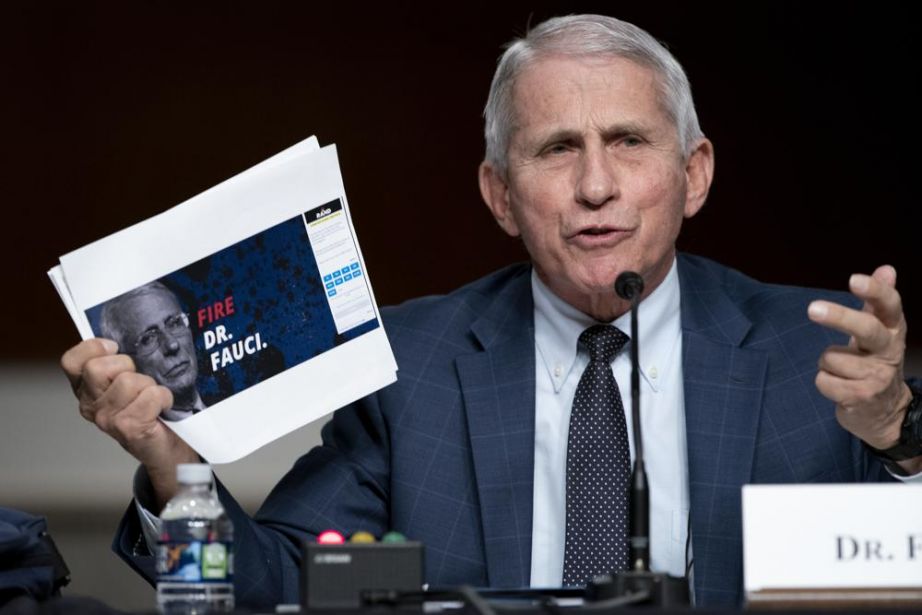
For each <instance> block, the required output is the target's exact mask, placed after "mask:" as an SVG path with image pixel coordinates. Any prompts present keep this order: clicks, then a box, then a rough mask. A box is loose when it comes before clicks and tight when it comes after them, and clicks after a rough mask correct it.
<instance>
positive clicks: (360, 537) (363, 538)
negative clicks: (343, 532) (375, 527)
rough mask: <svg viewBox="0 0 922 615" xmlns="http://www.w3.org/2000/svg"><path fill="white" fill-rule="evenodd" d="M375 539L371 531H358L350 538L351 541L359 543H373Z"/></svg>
mask: <svg viewBox="0 0 922 615" xmlns="http://www.w3.org/2000/svg"><path fill="white" fill-rule="evenodd" d="M374 541H375V537H374V536H372V535H371V534H370V533H369V532H356V533H355V534H353V535H352V537H351V538H349V542H357V543H365V544H368V543H372V542H374Z"/></svg>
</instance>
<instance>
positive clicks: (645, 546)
mask: <svg viewBox="0 0 922 615" xmlns="http://www.w3.org/2000/svg"><path fill="white" fill-rule="evenodd" d="M643 288H644V282H643V278H642V277H641V276H640V275H639V274H637V273H635V272H633V271H625V272H623V273H621V274H620V275H619V276H618V278H617V279H616V280H615V293H617V295H618V296H619V297H621V298H622V299H624V300H625V301H630V302H631V420H632V422H633V425H632V430H631V431H632V433H633V435H634V468H633V471H632V472H631V488H630V489H631V505H630V510H629V513H628V514H629V518H628V524H629V527H630V535H629V537H628V541H629V543H628V544H629V547H630V551H629V556H628V559H629V561H628V569H627V570H624V571H619V572H612V573H611V574H607V575H600V576H598V577H596V578H595V580H594V581H592V582H591V583H589V585H588V587H587V588H586V600H588V601H590V602H595V603H596V604H595V606H596V607H597V608H598V607H601V606H602V605H606V606H615V605H617V606H622V605H624V604H652V605H653V606H656V607H660V608H671V607H682V606H688V605H689V593H688V580H687V579H686V578H684V577H673V576H670V575H668V574H660V573H656V572H651V571H650V490H649V488H648V486H647V472H646V470H645V469H644V462H643V438H642V436H641V428H640V336H639V334H638V332H637V329H638V325H637V322H638V321H637V312H638V306H639V305H640V297H641V295H643Z"/></svg>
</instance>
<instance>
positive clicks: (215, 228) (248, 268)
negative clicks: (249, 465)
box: [48, 137, 397, 463]
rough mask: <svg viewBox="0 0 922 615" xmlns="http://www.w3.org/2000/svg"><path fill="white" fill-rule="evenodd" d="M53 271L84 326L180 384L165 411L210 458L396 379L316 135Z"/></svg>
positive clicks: (230, 455) (333, 165)
mask: <svg viewBox="0 0 922 615" xmlns="http://www.w3.org/2000/svg"><path fill="white" fill-rule="evenodd" d="M48 275H49V277H50V278H51V280H52V282H53V283H54V285H55V288H56V289H57V291H58V294H59V295H60V296H61V299H62V301H63V302H64V304H65V306H66V307H67V309H68V312H69V313H70V315H71V318H72V319H73V320H74V323H75V324H76V325H77V329H78V330H79V332H80V335H81V337H82V338H83V339H89V338H91V337H97V336H99V337H102V336H107V337H113V338H118V339H117V340H116V341H117V342H118V343H119V345H120V347H119V352H125V353H128V354H131V355H132V358H133V359H134V361H135V365H136V366H137V368H138V370H139V371H141V372H143V373H147V374H148V375H150V376H152V377H153V378H154V379H155V380H157V381H158V382H160V383H161V384H164V385H165V386H167V387H168V388H170V389H171V390H172V391H173V395H174V399H175V400H176V402H175V403H176V404H177V406H176V407H175V408H173V409H171V410H170V411H167V412H165V413H164V415H163V418H166V419H168V420H166V421H165V423H166V424H167V425H168V426H169V427H170V428H171V429H173V430H174V431H175V432H176V433H177V434H178V435H179V436H180V437H181V438H183V439H184V440H186V442H188V443H189V444H190V445H191V446H192V447H193V448H194V449H195V450H196V451H197V452H198V453H199V454H200V455H202V457H204V458H205V459H207V460H208V461H209V462H211V463H227V462H231V461H234V460H237V459H239V458H241V457H243V456H244V455H247V454H249V453H251V452H253V451H254V450H256V449H257V448H259V447H261V446H263V445H265V444H267V443H268V442H271V441H272V440H274V439H276V438H278V437H280V436H282V435H284V434H286V433H288V432H290V431H292V430H294V429H297V428H298V427H300V426H302V425H304V424H306V423H308V422H310V421H313V420H315V419H317V418H320V417H322V416H323V415H325V414H328V413H330V412H332V411H333V410H336V409H337V408H340V407H342V406H344V405H346V404H348V403H350V402H352V401H355V400H356V399H359V398H360V397H363V396H365V395H368V394H369V393H372V392H374V391H376V390H378V389H380V388H382V387H384V386H386V385H388V384H390V383H392V382H394V381H395V380H396V370H397V365H396V363H395V361H394V357H393V354H392V352H391V348H390V345H389V343H388V341H387V337H386V336H385V333H384V329H383V327H382V326H381V319H380V314H379V312H378V308H377V305H376V303H375V299H374V293H373V291H372V288H371V284H370V281H369V278H368V272H367V269H366V267H365V262H364V259H363V258H362V254H361V250H360V248H359V244H358V241H357V240H356V237H355V233H354V230H353V226H352V220H351V217H350V213H349V206H348V202H347V200H346V196H345V190H344V187H343V183H342V177H341V175H340V172H339V163H338V160H337V156H336V148H335V146H332V145H330V146H327V147H324V148H320V147H319V145H318V143H317V140H316V138H313V137H311V138H310V139H307V140H305V141H303V142H301V143H299V144H297V145H295V146H293V147H291V148H289V149H287V150H285V151H283V152H281V153H279V154H277V155H276V156H273V157H272V158H270V159H268V160H266V161H264V162H262V163H260V164H258V165H256V166H255V167H253V168H251V169H249V170H247V171H245V172H243V173H241V174H240V175H237V176H235V177H233V178H231V179H229V180H227V181H225V182H223V183H221V184H219V185H217V186H215V187H213V188H211V189H209V190H207V191H206V192H203V193H202V194H200V195H198V196H196V197H193V198H192V199H189V200H188V201H186V202H184V203H182V204H180V205H177V206H176V207H174V208H172V209H170V210H168V211H166V212H164V213H162V214H159V215H157V216H154V217H153V218H150V219H148V220H145V221H144V222H141V223H139V224H136V225H134V226H131V227H129V228H126V229H124V230H122V231H119V232H117V233H114V234H112V235H110V236H109V237H106V238H104V239H100V240H98V241H96V242H94V243H91V244H89V245H87V246H85V247H83V248H80V249H78V250H75V251H74V252H71V253H70V254H66V255H64V256H62V257H61V259H60V265H59V266H57V267H55V268H53V269H52V270H51V271H49V272H48ZM152 282H153V283H154V284H151V283H152Z"/></svg>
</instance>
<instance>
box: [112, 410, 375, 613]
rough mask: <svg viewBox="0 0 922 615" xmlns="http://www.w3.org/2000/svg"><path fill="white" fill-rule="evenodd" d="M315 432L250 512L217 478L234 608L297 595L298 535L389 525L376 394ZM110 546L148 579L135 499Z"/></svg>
mask: <svg viewBox="0 0 922 615" xmlns="http://www.w3.org/2000/svg"><path fill="white" fill-rule="evenodd" d="M322 435H323V443H322V445H320V446H318V447H316V448H314V449H313V450H311V451H310V452H309V453H307V454H306V455H304V456H303V457H301V458H300V459H298V461H297V462H296V463H295V465H294V467H293V468H292V469H291V470H289V471H288V473H287V474H286V475H285V476H284V477H283V478H282V480H281V481H280V482H279V483H278V484H277V485H276V486H275V488H274V489H273V490H272V492H271V493H270V494H269V496H268V497H267V498H266V501H265V502H264V503H263V505H262V506H261V507H260V509H259V510H258V511H257V513H256V514H255V515H254V516H253V517H252V518H251V517H250V516H249V515H248V514H247V513H246V512H245V511H244V510H243V509H242V508H241V506H240V505H239V504H238V503H237V501H236V500H235V499H234V498H233V496H232V495H231V494H230V492H229V491H228V490H227V489H226V488H225V487H224V485H223V484H221V483H220V481H218V483H217V490H218V497H219V498H220V500H221V503H222V504H223V505H224V507H225V509H226V510H227V514H228V515H229V517H230V518H231V521H232V522H233V524H234V593H235V598H236V603H237V605H238V606H240V607H246V608H254V609H265V608H274V606H275V605H276V604H279V603H297V602H298V595H299V594H298V583H299V568H300V563H301V543H302V541H304V540H312V539H313V538H315V537H316V536H317V534H319V533H320V532H322V531H323V530H326V529H335V530H337V531H339V532H342V533H343V534H345V535H349V534H352V533H354V532H356V531H358V530H366V531H369V532H371V533H372V534H375V535H380V534H382V533H384V532H386V531H387V529H388V527H389V505H388V495H389V438H388V432H387V428H386V424H385V421H384V420H383V417H382V414H381V412H380V409H379V405H378V398H377V396H375V395H372V396H369V397H366V398H364V399H362V400H359V401H358V402H356V403H354V404H351V405H349V406H347V407H345V408H343V409H341V410H339V411H337V412H336V413H334V415H333V418H332V419H331V420H330V422H329V423H327V425H326V426H325V427H324V429H323V432H322ZM112 547H113V550H114V551H115V552H116V554H118V555H119V556H120V557H121V558H122V559H124V560H125V561H126V562H127V563H128V564H129V565H130V566H131V567H132V568H133V569H134V570H135V571H137V572H138V573H139V574H141V575H142V576H144V577H145V578H146V579H147V580H148V582H150V583H151V584H153V583H154V582H155V562H154V557H153V554H151V553H150V552H149V550H148V549H147V545H146V542H145V541H144V538H143V533H142V527H141V521H140V519H139V517H138V513H137V509H136V506H135V505H134V503H132V504H131V506H129V508H128V510H127V511H126V513H125V516H124V517H123V518H122V521H121V523H120V524H119V527H118V530H117V532H116V536H115V539H114V541H113V544H112Z"/></svg>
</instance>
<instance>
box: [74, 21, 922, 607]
mask: <svg viewBox="0 0 922 615" xmlns="http://www.w3.org/2000/svg"><path fill="white" fill-rule="evenodd" d="M485 116H486V140H487V155H486V160H485V161H484V163H483V164H482V166H481V169H480V185H481V190H482V193H483V196H484V199H485V201H486V203H487V205H488V207H489V209H490V211H491V212H492V214H493V216H494V217H495V218H496V220H497V222H498V223H499V225H500V226H501V227H502V228H503V230H505V231H506V232H507V233H509V234H510V235H512V236H515V237H521V238H522V241H523V242H524V244H525V247H526V248H527V249H528V252H529V254H530V256H531V264H530V265H515V266H512V267H509V268H506V269H503V270H501V271H498V272H496V273H494V274H492V275H490V276H487V277H486V278H483V279H481V280H478V281H476V282H474V283H472V284H471V285H469V286H466V287H464V288H461V289H459V290H457V291H455V292H454V293H451V294H449V295H447V296H444V297H434V298H425V299H420V300H417V301H411V302H409V303H407V304H405V305H402V306H399V307H396V308H389V309H385V310H383V312H382V316H383V319H384V324H385V327H386V329H387V332H388V335H389V337H390V340H391V343H392V345H393V348H394V351H395V354H396V358H397V362H398V364H399V366H400V378H399V381H398V382H397V383H396V384H394V385H392V386H390V387H387V388H386V389H384V390H382V391H380V392H379V393H377V394H375V395H372V396H370V397H368V398H366V399H364V400H361V401H360V402H358V403H356V404H353V405H351V406H349V407H347V408H344V409H342V410H340V411H339V412H337V413H336V414H335V415H334V417H333V419H332V421H331V422H330V423H329V424H328V425H327V426H326V428H325V430H324V446H322V447H319V448H317V449H315V450H313V451H311V452H310V453H308V454H307V455H305V456H304V457H303V458H301V459H300V460H299V461H298V462H297V464H296V465H295V467H294V468H293V469H292V470H291V472H290V473H289V474H288V475H287V476H285V477H284V478H283V479H282V481H281V482H280V483H279V484H278V486H277V487H276V488H275V490H274V491H273V492H272V494H271V495H270V496H269V498H268V499H267V501H266V502H265V504H264V505H263V507H262V508H261V509H260V511H259V512H258V513H257V515H256V516H255V518H254V519H250V518H248V517H247V516H246V515H245V513H244V512H243V511H242V510H241V509H240V508H239V506H238V505H237V504H236V503H235V502H234V500H233V499H232V498H231V497H230V494H228V493H227V492H226V491H225V490H224V489H223V488H221V487H220V486H219V492H220V497H221V499H222V501H223V502H224V504H225V505H226V506H227V508H228V510H229V511H230V514H231V515H232V517H233V519H234V523H235V526H236V528H237V529H236V535H237V551H236V562H237V570H236V589H237V598H238V602H239V603H240V604H248V605H262V606H264V605H271V604H273V603H276V602H279V601H294V600H296V597H297V567H298V563H299V555H298V553H299V548H298V542H299V541H300V540H302V539H305V538H309V537H311V536H314V535H316V534H317V533H318V532H319V531H321V530H323V529H326V528H335V529H338V530H340V531H344V532H347V533H350V532H353V531H356V530H359V529H364V530H369V531H371V532H374V533H378V534H380V533H383V532H384V531H386V530H388V529H396V530H399V531H401V532H404V533H405V534H407V535H409V536H411V537H413V538H415V539H418V540H421V541H423V542H424V543H425V545H426V577H427V581H428V582H429V583H431V584H434V585H454V584H460V583H468V584H474V585H492V586H506V587H515V586H524V585H528V584H531V585H535V586H549V585H561V584H565V585H580V584H583V583H585V582H586V581H587V580H589V579H590V578H591V577H592V575H593V574H596V573H599V572H603V571H607V570H611V569H614V568H619V567H623V566H624V565H625V564H626V561H625V555H626V545H625V532H626V525H627V522H626V519H625V518H624V514H623V512H624V509H625V507H626V503H625V498H626V493H625V476H626V466H627V464H629V461H630V460H629V458H630V455H631V452H632V449H633V443H632V442H630V438H629V433H630V430H629V429H628V425H627V422H626V420H627V418H628V417H626V416H625V413H624V412H623V408H624V407H629V405H630V404H629V402H630V400H629V399H628V396H629V393H630V391H629V390H628V388H627V387H626V386H624V384H625V383H626V382H627V380H626V378H627V374H628V372H629V361H628V359H627V358H626V356H625V355H626V354H627V353H625V352H623V348H624V346H625V344H627V343H629V341H628V339H627V336H626V335H625V334H624V333H623V331H626V330H628V324H629V318H630V316H629V314H627V309H628V306H627V304H625V302H623V301H622V300H621V299H619V298H618V297H617V296H616V295H615V294H614V292H613V289H612V282H613V280H614V279H615V278H616V277H617V276H618V274H619V273H621V272H623V271H628V270H632V271H636V272H638V273H639V274H640V275H642V276H643V278H644V280H645V282H646V290H645V292H644V297H643V302H642V303H641V307H640V310H641V320H640V325H641V331H640V335H641V337H642V338H643V350H642V361H643V370H644V373H643V382H642V390H641V395H642V396H643V402H644V403H643V421H644V438H645V444H646V447H645V450H646V451H647V457H648V473H649V478H650V484H651V490H652V495H651V509H652V511H651V530H652V562H653V568H654V569H657V570H661V571H668V572H671V573H673V574H677V575H681V574H683V573H684V572H685V571H686V569H689V568H690V569H691V570H693V578H694V592H695V597H696V600H697V602H698V603H699V604H703V605H719V604H736V603H738V602H739V600H740V598H741V596H740V590H741V587H740V585H741V521H740V487H741V486H742V485H743V484H745V483H752V482H804V481H817V482H819V481H822V482H833V481H843V482H844V481H862V480H887V479H890V478H891V474H913V473H919V472H922V455H920V453H922V447H920V446H919V442H917V441H914V440H913V439H912V438H913V435H912V432H911V430H908V431H907V429H906V428H903V423H904V421H906V420H907V417H909V418H913V417H916V415H917V412H916V410H915V408H916V404H918V403H919V402H918V398H919V393H918V392H917V391H916V392H914V391H913V390H912V389H911V388H910V387H909V386H907V384H906V383H904V382H903V379H902V378H903V376H902V373H901V370H902V359H903V340H904V335H905V322H904V319H903V315H902V310H901V307H900V299H899V295H898V294H897V292H896V290H895V288H894V286H895V275H896V274H895V272H894V271H893V270H892V268H889V267H881V268H879V269H878V270H877V271H876V272H875V273H874V274H873V275H872V276H867V275H856V276H853V278H852V279H851V281H850V288H851V291H852V293H853V294H854V297H852V296H849V295H845V294H836V293H828V292H819V291H807V290H803V289H796V288H789V287H777V286H767V285H763V284H760V283H758V282H756V281H754V280H751V279H749V278H746V277H745V276H743V275H741V274H740V273H737V272H735V271H732V270H730V269H727V268H725V267H722V266H720V265H718V264H716V263H713V262H711V261H708V260H705V259H701V258H695V257H691V256H686V255H678V256H677V255H676V250H675V240H676V237H677V235H678V233H679V229H680V227H681V223H682V220H683V218H686V217H691V216H693V215H695V213H697V211H698V210H699V209H700V208H701V207H702V206H703V204H704V201H705V198H706V196H707V193H708V189H709V187H710V184H711V179H712V176H713V168H714V154H713V148H712V145H711V143H710V141H708V140H707V139H706V138H704V137H703V135H702V134H701V131H700V129H699V128H698V123H697V120H696V116H695V110H694V106H693V103H692V99H691V94H690V90H689V87H688V82H687V80H686V77H685V75H684V73H683V71H682V69H681V67H680V66H679V65H678V63H677V62H676V61H675V59H674V58H673V57H672V56H671V55H670V54H669V53H668V52H667V51H666V50H665V49H664V48H663V47H662V46H661V45H659V44H658V43H657V42H656V41H655V40H654V39H652V38H651V37H650V36H649V35H648V34H647V33H646V32H644V31H642V30H640V29H639V28H637V27H635V26H633V25H631V24H627V23H624V22H621V21H618V20H616V19H612V18H608V17H599V16H575V17H566V18H558V19H552V20H550V21H547V22H545V23H543V24H541V25H540V26H538V27H537V28H535V29H534V30H533V31H531V32H530V33H529V34H528V35H527V36H526V37H525V38H524V39H522V40H519V41H516V42H515V43H514V44H513V45H512V46H511V47H510V48H509V49H508V50H507V51H506V53H505V54H504V56H503V58H502V60H501V62H500V64H499V67H498V69H497V72H496V76H495V78H494V80H493V84H492V87H491V91H490V96H489V101H488V103H487V107H486V112H485ZM856 297H857V299H856ZM862 301H863V302H864V309H859V306H860V304H861V302H862ZM808 314H809V319H808ZM811 320H812V321H813V322H811ZM827 327H828V328H827ZM840 332H841V333H840ZM842 333H844V335H842ZM849 337H850V338H851V339H850V341H849V340H848V338H849ZM830 344H847V345H830ZM114 350H115V349H114V348H113V347H111V346H108V345H107V344H106V342H104V341H101V340H91V341H88V342H84V343H82V344H80V345H78V346H76V347H75V348H74V349H72V350H70V351H68V353H67V354H65V356H64V358H63V365H64V368H65V370H66V371H67V373H68V374H69V375H70V377H71V378H72V380H73V382H74V385H75V388H76V390H77V392H78V396H79V398H80V403H81V408H82V411H83V413H84V415H85V416H87V417H88V418H90V419H91V420H94V421H95V422H96V424H97V425H99V426H100V427H101V428H102V429H103V430H104V431H106V432H107V433H109V434H110V435H112V436H113V437H115V438H117V439H118V440H119V441H120V442H122V443H123V444H125V447H126V448H127V449H128V450H129V451H130V452H131V453H132V454H133V455H135V456H136V457H137V458H138V459H139V460H140V461H141V463H142V465H143V468H144V472H142V473H141V474H140V475H139V477H140V479H142V480H141V481H140V487H139V489H138V492H137V493H136V497H137V503H138V507H139V508H146V509H147V510H156V508H157V507H159V506H160V505H162V503H163V502H164V501H165V500H166V499H167V498H168V497H169V496H170V495H171V494H172V493H173V491H174V489H175V482H174V468H175V464H176V463H177V462H181V461H186V460H194V459H195V457H196V456H195V453H194V452H193V451H192V450H190V449H189V448H188V447H187V446H186V445H184V443H183V442H181V441H180V440H178V439H177V438H176V437H175V436H174V435H173V434H172V432H170V431H169V430H167V429H164V427H163V425H161V424H160V423H158V422H157V421H156V416H157V414H158V413H159V411H160V410H161V409H162V408H165V407H169V406H170V405H172V400H171V398H170V393H169V392H168V391H167V390H166V389H165V388H163V387H157V386H153V382H151V381H150V380H149V379H145V378H143V377H142V376H140V375H138V374H136V373H134V371H133V369H132V363H131V361H130V359H129V358H128V357H125V356H124V355H117V354H115V353H114ZM817 362H819V371H818V372H817ZM814 380H815V384H816V386H814ZM110 383H112V384H111V385H110ZM619 383H621V385H622V386H620V387H619V386H618V384H619ZM915 384H917V383H916V382H915V381H913V386H915ZM827 398H828V399H827ZM830 400H831V401H830ZM909 408H912V412H908V411H907V409H909ZM908 422H910V423H911V422H912V421H908ZM907 434H908V436H907ZM862 441H863V442H862ZM868 447H873V448H874V449H875V451H876V452H875V453H874V454H872V452H871V451H870V449H869V448H868ZM881 459H886V461H887V463H888V464H889V472H890V473H888V472H887V471H886V470H885V468H884V466H883V463H882V462H881ZM140 512H141V515H140V516H139V515H138V514H136V513H135V510H134V508H132V509H129V514H128V515H126V517H125V519H124V521H123V523H122V526H121V527H120V530H119V535H118V537H117V539H116V543H115V547H116V549H117V550H118V551H119V552H120V553H121V554H122V555H123V557H125V558H126V559H127V560H128V561H129V562H130V563H131V564H132V565H134V566H135V567H136V568H137V569H138V570H140V571H141V572H143V573H144V574H146V575H147V576H148V578H150V577H151V576H152V575H153V569H152V558H151V557H150V556H149V554H148V553H147V551H146V549H145V548H144V541H143V540H142V539H141V537H142V536H143V530H144V527H145V524H147V525H150V520H149V519H148V520H147V521H143V520H142V518H145V517H147V513H146V512H145V511H144V510H141V511H140Z"/></svg>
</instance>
